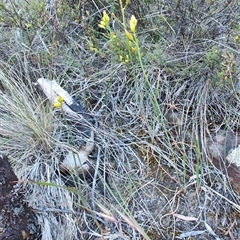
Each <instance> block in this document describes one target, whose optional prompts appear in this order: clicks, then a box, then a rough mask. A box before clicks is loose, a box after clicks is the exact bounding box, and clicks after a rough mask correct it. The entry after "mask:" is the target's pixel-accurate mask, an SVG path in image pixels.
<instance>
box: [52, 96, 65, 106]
mask: <svg viewBox="0 0 240 240" xmlns="http://www.w3.org/2000/svg"><path fill="white" fill-rule="evenodd" d="M64 101H65V100H64V97H63V96H57V97H56V99H55V102H54V104H53V106H54V107H55V108H61V107H62V105H63V103H64Z"/></svg>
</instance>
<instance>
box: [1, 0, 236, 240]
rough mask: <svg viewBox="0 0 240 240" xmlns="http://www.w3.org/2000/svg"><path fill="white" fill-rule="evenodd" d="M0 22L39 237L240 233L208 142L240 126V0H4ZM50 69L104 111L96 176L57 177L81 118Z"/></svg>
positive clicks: (6, 108) (18, 148)
mask: <svg viewBox="0 0 240 240" xmlns="http://www.w3.org/2000/svg"><path fill="white" fill-rule="evenodd" d="M0 29H1V34H0V56H1V58H0V91H1V96H0V153H1V154H7V155H8V156H9V159H10V161H11V164H12V166H13V169H14V171H15V173H16V175H17V177H18V179H21V181H20V184H21V187H22V191H24V198H25V201H26V202H27V204H28V205H29V206H30V207H31V208H32V209H33V210H34V211H35V213H36V215H37V219H38V223H39V225H40V226H41V232H42V234H41V236H39V239H44V240H45V239H46V240H50V239H53V240H56V239H69V240H70V239H112V240H113V239H231V240H233V239H239V236H240V220H239V219H240V198H239V193H237V192H236V191H234V189H232V185H231V184H230V181H229V178H228V176H227V175H226V174H224V171H221V169H218V168H216V167H215V166H214V165H213V164H212V161H211V158H210V157H209V154H208V152H207V140H206V139H207V138H209V137H210V136H212V135H214V134H215V133H216V132H219V131H222V132H223V133H224V132H229V131H231V132H238V125H239V109H240V105H239V103H240V102H239V94H240V82H239V81H240V78H239V72H240V68H239V66H240V2H239V1H238V0H235V1H231V0H230V1H224V0H220V1H211V0H206V1H202V0H201V1H200V0H196V1H190V0H186V1H181V0H176V1H174V0H172V1H167V0H141V1H140V0H133V1H131V0H130V1H128V0H127V1H125V0H119V1H113V0H112V1H110V0H103V1H99V0H96V1H93V0H92V1H82V0H7V1H5V0H1V1H0ZM41 77H44V78H49V79H54V80H57V82H58V83H59V84H60V85H61V86H62V87H63V88H64V89H65V90H67V91H68V92H69V93H71V95H73V96H74V97H75V98H76V99H77V100H78V101H79V102H80V103H81V104H82V105H84V107H85V108H86V109H87V110H88V112H89V113H91V114H92V115H93V116H94V117H95V118H96V119H97V123H98V124H97V126H94V128H93V131H94V136H95V147H94V151H93V152H92V153H91V156H90V157H91V160H90V163H89V164H91V165H92V166H93V169H94V174H93V175H94V177H93V179H92V180H91V181H89V180H88V179H85V177H82V178H79V177H77V174H76V173H74V172H73V173H72V176H71V177H72V179H73V180H72V185H71V186H66V184H65V183H64V180H63V179H62V178H61V176H60V175H59V173H58V168H59V163H60V162H61V160H62V157H63V155H64V154H65V155H66V152H67V151H68V150H69V148H70V145H72V146H73V145H74V138H72V126H69V124H68V123H67V122H66V121H64V120H61V118H60V117H61V103H62V102H60V103H56V104H57V105H55V107H54V106H52V105H51V104H50V103H49V102H48V101H47V99H46V96H44V94H43V93H42V92H41V91H39V89H38V88H37V87H36V86H35V85H34V83H35V82H36V81H37V79H38V78H41ZM83 140H86V139H83Z"/></svg>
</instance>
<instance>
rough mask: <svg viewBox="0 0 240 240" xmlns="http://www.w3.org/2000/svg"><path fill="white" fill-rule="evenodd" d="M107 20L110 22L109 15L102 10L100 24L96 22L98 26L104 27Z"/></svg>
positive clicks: (107, 22)
mask: <svg viewBox="0 0 240 240" xmlns="http://www.w3.org/2000/svg"><path fill="white" fill-rule="evenodd" d="M109 22H110V17H109V16H108V15H107V13H106V11H103V17H102V20H101V22H100V24H98V26H99V27H100V28H106V26H107V25H108V24H109Z"/></svg>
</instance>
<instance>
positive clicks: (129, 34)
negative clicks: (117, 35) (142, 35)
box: [125, 29, 133, 41]
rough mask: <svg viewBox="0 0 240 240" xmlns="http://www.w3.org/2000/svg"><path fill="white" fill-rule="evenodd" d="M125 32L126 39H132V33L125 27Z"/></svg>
mask: <svg viewBox="0 0 240 240" xmlns="http://www.w3.org/2000/svg"><path fill="white" fill-rule="evenodd" d="M125 33H126V36H127V37H128V39H129V40H130V41H133V36H132V34H131V33H130V32H129V31H128V30H127V29H126V30H125Z"/></svg>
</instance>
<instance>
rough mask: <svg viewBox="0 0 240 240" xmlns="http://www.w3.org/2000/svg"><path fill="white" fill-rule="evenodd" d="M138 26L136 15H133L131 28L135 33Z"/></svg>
mask: <svg viewBox="0 0 240 240" xmlns="http://www.w3.org/2000/svg"><path fill="white" fill-rule="evenodd" d="M136 26H137V19H136V18H135V16H134V15H132V16H131V19H130V30H131V31H132V32H133V33H134V32H135V31H136Z"/></svg>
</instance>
